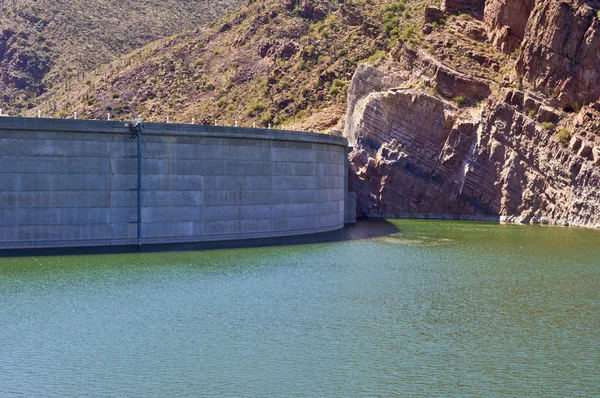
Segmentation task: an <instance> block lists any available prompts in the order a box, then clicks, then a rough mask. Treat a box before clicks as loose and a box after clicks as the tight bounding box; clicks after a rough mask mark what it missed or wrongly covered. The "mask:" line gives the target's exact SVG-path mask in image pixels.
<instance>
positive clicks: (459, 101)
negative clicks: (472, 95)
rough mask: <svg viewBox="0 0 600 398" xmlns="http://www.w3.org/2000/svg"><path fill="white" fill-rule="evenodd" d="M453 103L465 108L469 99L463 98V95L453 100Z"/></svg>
mask: <svg viewBox="0 0 600 398" xmlns="http://www.w3.org/2000/svg"><path fill="white" fill-rule="evenodd" d="M452 101H454V102H455V103H456V105H458V106H463V105H465V104H466V103H467V99H466V98H465V97H463V96H462V95H459V96H458V97H454V98H452Z"/></svg>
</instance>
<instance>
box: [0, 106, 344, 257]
mask: <svg viewBox="0 0 600 398" xmlns="http://www.w3.org/2000/svg"><path fill="white" fill-rule="evenodd" d="M131 135H132V133H131V132H130V131H129V129H128V127H126V126H125V125H124V123H121V122H107V121H83V120H61V119H26V118H1V119H0V249H22V248H51V247H75V246H112V245H133V244H136V243H137V232H136V231H137V199H136V198H137V196H136V195H137V193H136V191H135V189H136V186H137V185H136V184H137V150H136V148H137V147H136V140H135V139H131ZM142 153H143V156H142V157H143V161H142V170H143V179H142V186H143V194H142V243H143V244H158V243H180V242H205V241H220V240H235V239H252V238H266V237H280V236H291V235H299V234H307V233H316V232H323V231H332V230H336V229H339V228H342V227H343V225H344V221H345V220H346V221H349V222H352V220H353V218H352V213H353V212H352V204H351V203H352V195H350V196H348V195H347V171H348V168H347V156H346V154H347V142H346V140H345V139H344V138H340V137H335V136H329V135H322V134H311V133H299V132H289V131H279V130H261V129H247V128H234V127H215V126H199V125H174V124H153V123H151V124H145V128H144V133H143V144H142ZM354 200H355V199H354Z"/></svg>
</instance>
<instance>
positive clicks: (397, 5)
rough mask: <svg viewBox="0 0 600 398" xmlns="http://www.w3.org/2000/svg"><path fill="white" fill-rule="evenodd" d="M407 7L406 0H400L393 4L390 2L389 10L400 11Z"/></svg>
mask: <svg viewBox="0 0 600 398" xmlns="http://www.w3.org/2000/svg"><path fill="white" fill-rule="evenodd" d="M405 8H406V4H405V2H404V0H400V1H395V2H393V3H392V4H390V6H389V7H388V11H391V12H394V13H396V12H399V11H404V9H405Z"/></svg>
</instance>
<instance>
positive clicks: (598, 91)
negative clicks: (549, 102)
mask: <svg viewBox="0 0 600 398" xmlns="http://www.w3.org/2000/svg"><path fill="white" fill-rule="evenodd" d="M598 10H600V1H598V0H588V1H583V0H578V1H570V2H564V1H559V0H551V1H548V2H544V3H541V7H539V9H536V10H535V12H533V13H532V16H531V18H530V20H529V23H528V25H527V30H526V33H525V37H524V39H523V45H522V50H521V56H520V58H519V60H518V63H517V69H518V71H519V72H520V73H521V74H522V75H523V76H525V78H526V79H528V80H529V81H531V82H532V83H533V84H534V85H535V87H536V89H538V90H541V91H544V92H545V93H546V94H547V95H550V96H554V97H555V98H556V101H555V103H554V106H555V107H563V108H570V109H576V108H579V107H580V106H581V105H583V104H588V103H591V102H594V101H596V100H597V99H598V98H599V97H600V17H599V16H598Z"/></svg>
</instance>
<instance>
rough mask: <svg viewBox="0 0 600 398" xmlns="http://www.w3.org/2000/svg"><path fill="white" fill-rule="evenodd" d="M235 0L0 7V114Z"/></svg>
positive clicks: (21, 2) (5, 2) (54, 1)
mask: <svg viewBox="0 0 600 398" xmlns="http://www.w3.org/2000/svg"><path fill="white" fill-rule="evenodd" d="M239 4H240V1H239V0H201V1H185V0H165V1H156V0H140V1H138V0H136V1H114V0H94V1H81V0H70V1H66V0H37V1H30V0H0V82H1V83H0V108H3V109H4V111H5V112H8V113H12V114H18V113H22V112H23V111H22V110H23V109H26V108H30V107H32V106H33V105H34V104H35V103H36V98H37V96H38V95H40V94H42V93H44V92H45V91H46V90H48V89H51V88H53V87H56V86H61V85H66V86H67V87H68V86H69V84H70V81H71V80H73V79H76V78H78V77H79V78H81V76H82V75H83V74H84V73H86V72H89V71H91V70H93V69H95V68H97V67H98V66H100V65H102V64H104V63H107V62H110V61H112V60H113V59H114V58H115V57H118V56H121V55H123V54H127V53H129V52H131V51H133V50H134V49H136V48H138V47H140V46H143V45H144V44H147V43H149V42H151V41H154V40H157V39H159V38H163V37H166V36H170V35H173V34H176V33H180V32H183V31H185V30H190V29H195V28H197V27H198V26H204V25H206V24H208V23H211V22H214V21H215V20H217V19H219V18H221V17H223V16H224V15H226V14H227V13H228V12H229V11H231V10H233V9H235V8H237V7H238V6H239Z"/></svg>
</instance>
